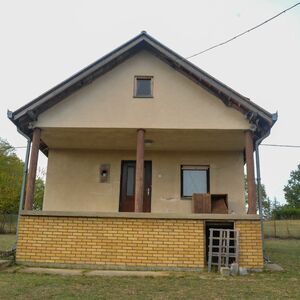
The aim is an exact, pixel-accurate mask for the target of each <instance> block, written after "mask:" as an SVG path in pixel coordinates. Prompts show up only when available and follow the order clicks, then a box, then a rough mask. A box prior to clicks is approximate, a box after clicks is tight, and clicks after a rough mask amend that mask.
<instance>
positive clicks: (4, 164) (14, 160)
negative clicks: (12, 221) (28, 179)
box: [0, 138, 45, 215]
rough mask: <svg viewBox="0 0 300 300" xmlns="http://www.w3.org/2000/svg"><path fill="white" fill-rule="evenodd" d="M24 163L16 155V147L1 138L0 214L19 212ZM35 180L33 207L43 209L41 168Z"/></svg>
mask: <svg viewBox="0 0 300 300" xmlns="http://www.w3.org/2000/svg"><path fill="white" fill-rule="evenodd" d="M23 166H24V163H23V161H22V160H21V159H19V158H18V157H17V155H16V151H15V149H14V147H12V146H11V145H10V144H9V143H8V142H7V141H5V140H4V139H1V138H0V215H1V214H17V213H18V210H19V201H20V194H21V186H22V177H23ZM39 172H40V175H38V177H37V179H36V182H35V195H34V200H33V209H36V210H41V209H42V204H43V197H44V188H45V184H44V181H43V179H42V175H43V170H40V171H39Z"/></svg>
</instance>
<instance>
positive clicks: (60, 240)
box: [8, 32, 276, 269]
mask: <svg viewBox="0 0 300 300" xmlns="http://www.w3.org/2000/svg"><path fill="white" fill-rule="evenodd" d="M8 116H9V118H10V119H11V121H12V122H13V123H14V124H15V125H16V126H17V128H18V130H19V131H20V132H21V133H22V134H23V135H25V136H27V137H28V138H29V139H30V140H32V146H31V153H30V165H29V170H28V178H27V186H26V193H25V194H26V195H25V199H24V204H22V207H23V210H22V211H21V216H20V222H19V239H18V244H17V254H16V259H17V262H19V263H24V264H28V265H30V264H31V265H34V264H38V265H54V266H60V265H73V266H82V265H84V266H98V267H102V268H152V269H153V268H156V269H199V268H203V267H205V265H206V261H207V234H208V229H209V228H211V227H220V228H235V229H238V230H239V233H240V259H239V262H240V265H241V266H243V267H245V268H250V269H257V268H262V266H263V257H262V241H261V227H260V218H259V216H258V215H257V214H256V210H257V205H256V201H257V200H256V191H255V179H254V160H253V151H254V145H256V144H258V143H259V142H261V141H262V140H263V139H264V138H265V137H266V136H267V135H268V134H269V133H270V130H271V127H272V126H273V124H274V123H275V121H276V118H275V117H274V115H272V114H270V113H269V112H267V111H266V110H264V109H263V108H261V107H259V106H258V105H256V104H255V103H253V102H252V101H250V100H249V99H248V98H246V97H244V96H242V95H241V94H239V93H237V92H236V91H234V90H233V89H231V88H230V87H228V86H226V85H225V84H223V83H221V82H220V81H218V80H217V79H215V78H213V77H212V76H210V75H209V74H207V73H206V72H204V71H203V70H201V69H199V68H198V67H196V66H195V65H193V64H192V63H190V62H189V61H187V60H186V59H184V58H183V57H181V56H179V55H178V54H176V53H175V52H173V51H172V50H170V49H169V48H167V47H166V46H164V45H162V44H161V43H160V42H158V41H157V40H155V39H154V38H152V37H151V36H150V35H148V34H147V33H146V32H142V33H141V34H139V35H138V36H136V37H135V38H133V39H132V40H130V41H128V42H127V43H125V44H124V45H122V46H120V47H119V48H117V49H115V50H114V51H112V52H111V53H109V54H107V55H106V56H104V57H103V58H101V59H100V60H98V61H96V62H95V63H93V64H91V65H89V66H88V67H86V68H85V69H83V70H82V71H80V72H78V73H77V74H75V75H74V76H72V77H71V78H69V79H67V80H65V81H64V82H62V83H61V84H59V85H57V86H56V87H54V88H52V89H51V90H49V91H48V92H46V93H44V94H42V95H41V96H40V97H38V98H36V99H35V100H33V101H31V102H29V103H28V104H26V105H24V106H23V107H21V108H20V109H18V110H16V111H14V112H9V113H8ZM39 151H41V152H42V153H44V154H45V155H46V156H47V157H48V169H47V177H46V189H45V195H44V203H43V210H42V211H33V210H32V199H33V195H34V179H35V176H36V167H37V160H38V153H39ZM245 164H246V169H247V184H248V210H246V204H245V192H244V189H245V188H244V166H245Z"/></svg>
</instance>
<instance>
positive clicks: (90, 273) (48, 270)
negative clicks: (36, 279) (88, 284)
mask: <svg viewBox="0 0 300 300" xmlns="http://www.w3.org/2000/svg"><path fill="white" fill-rule="evenodd" d="M16 272H19V273H30V274H51V275H63V276H75V275H77V276H78V275H84V276H108V277H115V276H117V277H120V276H134V277H147V276H150V277H158V276H169V273H167V272H157V271H117V270H83V269H56V268H39V267H26V268H21V269H18V270H16Z"/></svg>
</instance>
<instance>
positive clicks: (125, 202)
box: [119, 160, 152, 212]
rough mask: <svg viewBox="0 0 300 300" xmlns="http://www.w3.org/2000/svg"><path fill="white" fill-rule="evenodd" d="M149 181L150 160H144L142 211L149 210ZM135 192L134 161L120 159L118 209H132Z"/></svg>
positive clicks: (150, 175) (123, 210) (150, 173)
mask: <svg viewBox="0 0 300 300" xmlns="http://www.w3.org/2000/svg"><path fill="white" fill-rule="evenodd" d="M151 182H152V162H151V161H145V162H144V201H143V212H151ZM134 193H135V161H134V160H130V161H128V160H126V161H122V166H121V190H120V205H119V211H121V212H126V211H127V212H133V211H134Z"/></svg>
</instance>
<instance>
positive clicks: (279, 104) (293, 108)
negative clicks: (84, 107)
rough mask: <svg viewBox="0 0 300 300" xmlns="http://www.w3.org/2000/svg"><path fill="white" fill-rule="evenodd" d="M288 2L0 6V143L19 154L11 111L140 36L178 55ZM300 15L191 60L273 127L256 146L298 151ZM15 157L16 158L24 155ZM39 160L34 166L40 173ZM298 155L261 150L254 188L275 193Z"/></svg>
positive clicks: (299, 12)
mask: <svg viewBox="0 0 300 300" xmlns="http://www.w3.org/2000/svg"><path fill="white" fill-rule="evenodd" d="M296 2H297V0H294V1H289V0H281V1H279V0H278V1H276V0H274V1H266V0H251V1H250V0H249V1H246V0H239V1H233V0H226V1H221V0H219V1H213V0H207V1H202V0H197V1H188V0H185V1H175V0H172V1H161V0H160V1H155V0H152V1H150V2H149V1H148V2H147V1H130V0H128V1H88V0H85V1H75V0H70V1H64V0H60V1H56V0H51V1H46V0H45V1H30V0H26V1H14V0H11V1H0V37H1V47H0V54H1V55H0V82H1V89H0V104H1V105H0V128H1V132H0V136H1V137H2V138H5V139H7V140H8V141H9V142H10V143H11V144H12V145H13V146H24V145H26V141H25V139H24V138H23V137H22V136H21V135H19V134H18V133H17V131H16V128H15V126H14V125H13V124H12V123H11V122H10V121H9V120H8V119H7V117H6V111H7V109H10V110H15V109H17V108H19V107H20V106H22V105H24V104H25V103H27V102H29V101H30V100H32V99H34V98H35V97H37V96H39V95H40V94H41V93H43V92H45V91H46V90H48V89H49V88H51V87H53V86H54V85H56V84H57V83H59V82H61V81H63V80H64V79H66V78H68V77H69V76H70V75H72V74H73V73H75V72H77V71H79V70H80V69H82V68H83V67H85V66H86V65H88V64H90V63H92V62H93V61H95V60H97V59H98V58H100V57H101V56H103V55H105V54H106V53H107V52H109V51H111V50H113V49H114V48H116V47H118V46H119V45H121V44H122V43H124V42H126V41H127V40H128V39H130V38H132V37H134V36H135V35H137V34H139V33H140V31H142V30H146V31H147V32H148V33H149V34H150V35H152V36H153V37H155V38H156V39H158V40H159V41H160V42H162V43H163V44H165V45H166V46H168V47H170V48H171V49H173V50H174V51H176V52H177V53H179V54H181V55H182V56H185V57H186V56H189V55H192V54H194V53H196V52H199V51H201V50H203V49H205V48H207V47H209V46H212V45H214V44H216V43H219V42H222V41H223V40H225V39H228V38H230V37H232V36H234V35H236V34H238V33H240V32H242V31H244V30H247V29H249V28H250V27H252V26H254V25H256V24H258V23H260V22H262V21H264V20H265V19H268V18H269V17H271V16H273V15H275V14H277V13H278V12H280V11H281V10H283V9H285V8H287V7H289V6H291V5H293V4H295V3H296ZM299 54H300V6H297V7H296V8H295V9H293V10H291V11H289V12H287V13H285V14H283V15H281V16H280V17H278V18H277V19H275V20H273V21H271V22H269V23H268V24H266V25H264V26H263V27H261V28H259V29H257V30H256V31H253V32H251V33H249V34H247V35H245V36H243V37H241V38H240V39H238V40H235V41H233V42H231V43H229V44H227V45H225V46H222V47H220V48H217V49H214V50H212V51H209V52H207V53H205V54H202V55H200V56H197V57H195V58H193V59H191V61H192V62H193V63H195V64H196V65H198V66H199V67H200V68H202V69H203V70H205V71H206V72H208V73H210V74H211V75H213V76H215V77H216V78H217V79H219V80H221V81H222V82H224V83H225V84H227V85H229V86H230V87H232V88H233V89H235V90H237V91H238V92H240V93H241V94H243V95H245V96H247V97H249V98H250V99H251V100H252V101H254V102H256V103H257V104H259V105H260V106H262V107H264V108H265V109H267V110H268V111H270V112H276V111H278V113H279V119H278V122H277V123H276V124H275V126H274V127H273V130H272V133H271V135H270V137H269V138H267V139H266V140H265V141H264V143H274V144H292V145H300V134H299V129H300V125H299V113H300V112H299V110H300V104H299V102H300V97H299V93H300V92H299V88H300V84H299V80H300V74H299V73H300V59H299ZM18 155H19V156H20V157H21V158H22V159H24V155H25V150H24V149H19V150H18ZM46 161H47V160H46V159H45V157H44V156H43V154H40V161H39V164H40V166H41V167H44V168H45V166H46ZM299 163H300V149H299V148H298V149H297V148H296V149H290V148H273V147H263V146H262V147H261V172H262V181H263V183H264V184H265V185H266V189H267V193H268V195H269V196H270V197H271V198H273V197H274V196H276V197H277V198H278V200H280V201H281V202H282V201H283V192H282V188H283V186H284V185H285V184H286V183H287V180H288V178H289V173H290V171H291V170H292V169H295V168H296V166H297V164H299Z"/></svg>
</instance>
